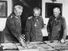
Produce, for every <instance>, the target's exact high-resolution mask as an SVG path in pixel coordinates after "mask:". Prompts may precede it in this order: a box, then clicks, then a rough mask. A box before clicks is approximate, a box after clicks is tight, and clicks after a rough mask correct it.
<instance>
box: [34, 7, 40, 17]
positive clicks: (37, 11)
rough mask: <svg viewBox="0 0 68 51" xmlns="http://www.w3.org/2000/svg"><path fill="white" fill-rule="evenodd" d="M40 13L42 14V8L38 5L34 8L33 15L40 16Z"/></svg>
mask: <svg viewBox="0 0 68 51" xmlns="http://www.w3.org/2000/svg"><path fill="white" fill-rule="evenodd" d="M40 14H41V9H40V8H38V7H36V8H34V9H33V15H34V16H36V17H37V16H40Z"/></svg>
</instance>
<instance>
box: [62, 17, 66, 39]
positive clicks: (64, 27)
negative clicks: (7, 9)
mask: <svg viewBox="0 0 68 51" xmlns="http://www.w3.org/2000/svg"><path fill="white" fill-rule="evenodd" d="M62 26H63V39H66V35H67V29H66V21H65V19H64V18H63V19H62Z"/></svg>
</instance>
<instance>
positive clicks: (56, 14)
mask: <svg viewBox="0 0 68 51" xmlns="http://www.w3.org/2000/svg"><path fill="white" fill-rule="evenodd" d="M53 14H54V16H55V17H58V16H59V15H60V8H58V7H55V8H54V9H53Z"/></svg>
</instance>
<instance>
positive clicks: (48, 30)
mask: <svg viewBox="0 0 68 51" xmlns="http://www.w3.org/2000/svg"><path fill="white" fill-rule="evenodd" d="M47 32H48V34H49V33H50V32H51V19H49V21H48V24H47Z"/></svg>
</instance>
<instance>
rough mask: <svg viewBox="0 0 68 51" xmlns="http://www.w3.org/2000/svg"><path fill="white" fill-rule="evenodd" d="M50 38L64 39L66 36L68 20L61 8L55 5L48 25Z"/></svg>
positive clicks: (51, 39)
mask: <svg viewBox="0 0 68 51" xmlns="http://www.w3.org/2000/svg"><path fill="white" fill-rule="evenodd" d="M47 30H48V33H49V34H48V38H49V40H50V41H51V42H53V40H58V41H60V40H61V41H64V40H65V38H66V22H65V19H64V18H63V17H62V16H61V15H60V8H58V7H55V8H54V9H53V16H51V17H50V20H49V22H48V25H47Z"/></svg>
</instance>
